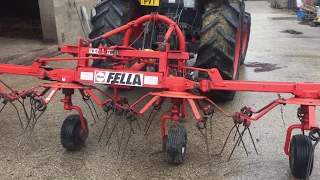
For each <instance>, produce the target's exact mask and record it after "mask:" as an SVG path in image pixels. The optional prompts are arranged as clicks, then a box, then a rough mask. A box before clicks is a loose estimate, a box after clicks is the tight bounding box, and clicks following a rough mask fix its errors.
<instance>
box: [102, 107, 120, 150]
mask: <svg viewBox="0 0 320 180" xmlns="http://www.w3.org/2000/svg"><path fill="white" fill-rule="evenodd" d="M114 111H115V110H114ZM123 117H124V116H123V115H122V116H121V118H119V119H118V120H117V119H114V122H115V124H114V126H113V128H112V130H111V133H110V135H109V137H108V139H107V143H106V146H107V145H108V143H109V142H110V139H111V137H112V134H113V133H114V131H115V130H116V131H117V129H118V128H117V127H118V123H119V122H120V120H121V119H122V118H123ZM118 135H119V134H117V136H118ZM117 138H119V137H117ZM117 142H118V144H119V139H117Z"/></svg>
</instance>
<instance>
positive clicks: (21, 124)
mask: <svg viewBox="0 0 320 180" xmlns="http://www.w3.org/2000/svg"><path fill="white" fill-rule="evenodd" d="M9 103H10V104H11V105H12V106H13V107H14V108H15V109H16V111H17V115H18V118H19V122H20V126H21V128H22V129H23V123H22V120H21V116H20V113H19V110H18V108H17V106H16V105H15V104H14V103H12V102H10V101H9ZM0 112H1V111H0Z"/></svg>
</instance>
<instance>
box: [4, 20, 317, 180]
mask: <svg viewBox="0 0 320 180" xmlns="http://www.w3.org/2000/svg"><path fill="white" fill-rule="evenodd" d="M150 21H162V22H164V23H166V24H167V25H168V26H169V27H170V28H169V30H168V31H167V33H166V35H165V37H164V41H163V42H162V43H159V45H158V51H144V50H137V49H135V48H133V47H131V46H130V44H129V41H130V38H131V34H132V32H133V29H134V28H137V27H140V26H141V25H142V24H143V23H145V22H150ZM239 24H241V23H239ZM241 29H242V28H241ZM123 31H126V33H125V38H124V43H123V45H122V46H111V47H106V46H99V47H98V48H92V47H91V45H90V44H91V42H92V41H96V40H98V39H102V38H107V37H110V36H113V35H116V34H118V33H121V32H123ZM173 33H175V34H176V35H177V37H178V39H179V41H178V42H179V45H180V49H179V50H175V51H172V50H170V45H169V44H168V43H167V40H168V39H169V38H170V36H171V35H172V34H173ZM239 33H240V35H239ZM241 33H242V31H238V36H240V37H241ZM60 51H61V52H62V53H66V54H70V55H73V57H70V58H69V57H68V58H37V59H35V61H34V62H33V64H32V65H30V66H22V65H13V64H0V73H5V74H16V75H25V76H34V77H38V78H40V79H42V80H48V81H51V82H49V83H43V84H40V85H37V86H35V87H33V88H31V89H28V90H24V91H16V90H13V89H12V88H10V86H8V85H7V84H5V83H4V82H3V81H2V80H0V83H1V84H0V85H2V86H0V98H1V99H3V104H4V105H3V107H2V108H1V109H0V112H1V111H2V110H3V109H4V107H5V105H7V104H13V101H18V102H19V103H20V104H22V105H24V102H25V99H27V98H29V99H30V103H31V105H32V106H31V115H28V114H27V111H26V110H25V108H24V112H25V114H26V117H27V119H28V122H27V124H26V125H24V123H23V122H21V125H22V127H23V128H24V129H27V128H28V127H29V128H33V127H34V125H35V123H36V122H37V120H38V119H39V117H40V116H41V115H42V114H43V112H45V110H46V107H47V104H49V103H50V101H51V99H52V98H53V97H54V95H55V94H56V93H57V92H58V91H60V90H62V93H63V94H64V98H63V99H62V100H61V102H62V103H63V104H64V109H65V110H75V111H77V112H78V114H76V115H71V116H68V117H67V118H66V119H65V121H64V122H63V125H62V128H61V142H62V145H63V147H65V148H66V149H67V150H71V151H75V150H79V149H81V147H82V146H83V145H84V143H85V140H86V138H87V136H88V126H87V122H86V119H85V118H84V116H83V113H82V110H81V109H80V108H79V107H78V106H76V105H74V104H73V103H72V97H73V94H74V92H75V90H77V91H79V92H80V94H81V95H82V97H83V99H84V100H85V101H87V100H91V98H92V99H93V100H94V101H95V102H96V103H97V104H98V105H99V106H102V107H103V109H104V110H105V111H106V112H111V113H113V112H115V113H116V114H118V115H121V116H123V117H125V118H126V119H127V120H128V122H129V123H131V122H133V121H136V120H137V118H138V116H139V115H142V114H144V113H145V112H146V111H147V110H148V109H150V108H151V107H153V109H154V110H159V109H160V108H161V106H162V104H163V103H164V101H165V99H171V103H172V109H171V112H170V113H169V114H166V115H163V116H162V118H161V120H160V121H161V132H162V134H161V136H162V139H163V148H164V151H165V153H166V157H167V160H168V161H169V162H171V163H175V164H180V163H183V162H184V160H185V153H186V143H187V136H186V130H185V128H184V126H182V125H179V124H175V125H173V126H172V127H171V128H170V129H169V130H166V128H165V127H166V126H165V124H166V121H168V120H171V121H178V120H179V119H180V118H184V117H187V116H188V112H187V111H186V107H187V104H189V105H190V107H191V110H192V112H190V113H191V114H193V115H194V116H195V119H196V120H197V128H198V129H199V130H203V129H205V128H206V127H207V120H208V118H209V117H211V116H212V115H213V113H214V111H220V112H222V113H223V114H224V115H225V116H227V117H230V118H232V119H233V121H232V122H233V123H234V127H233V129H234V128H235V127H236V130H237V133H238V136H239V139H238V142H237V144H238V143H239V144H240V142H241V141H242V139H241V137H242V136H243V133H244V132H245V131H248V132H249V133H250V135H251V132H250V129H249V128H250V125H251V123H252V122H254V121H257V120H259V119H260V118H261V117H262V116H264V115H265V114H266V113H268V112H269V111H270V110H272V109H273V108H275V107H276V106H278V105H283V104H296V105H300V107H299V109H298V112H297V115H298V118H299V120H300V123H298V124H294V125H291V126H290V127H289V129H288V131H287V136H286V141H285V145H284V152H285V154H286V155H287V156H289V157H290V158H289V159H290V168H291V171H292V173H293V175H294V176H295V177H298V178H306V177H308V176H309V175H310V174H311V171H312V167H313V157H314V156H313V152H314V147H315V146H316V144H317V143H318V141H319V134H320V130H319V128H318V126H317V123H316V117H315V113H316V111H315V107H316V106H319V105H320V99H319V98H320V84H316V83H291V82H281V83H280V82H250V81H232V80H223V79H222V77H221V75H220V73H219V71H218V70H217V69H199V68H194V67H188V66H186V61H187V60H189V59H190V56H192V54H190V53H188V52H185V40H184V36H183V33H182V31H181V30H180V28H179V26H178V25H177V24H176V23H175V22H174V21H172V20H171V19H169V18H167V17H165V16H162V15H159V14H150V15H145V16H143V17H141V18H139V19H137V20H135V21H132V22H130V23H128V24H127V25H124V26H122V27H120V28H118V29H115V30H112V31H109V32H107V33H106V34H104V35H102V36H101V37H98V38H96V39H93V40H89V39H83V38H80V39H79V42H78V45H77V46H67V45H64V46H62V47H61V48H60ZM239 51H240V50H239ZM107 58H108V59H109V58H112V59H113V60H114V61H116V62H117V63H114V64H113V68H112V69H99V68H92V67H91V66H89V61H90V60H101V59H107ZM155 60H156V61H155ZM56 61H77V65H76V67H75V68H74V69H54V68H49V67H48V66H46V65H47V64H48V63H49V62H56ZM173 61H174V62H176V63H169V62H173ZM129 64H131V65H129ZM146 65H154V66H156V67H157V68H158V70H157V71H156V72H147V71H142V68H143V67H144V66H146ZM194 72H201V73H206V74H207V75H208V78H206V79H204V78H202V79H199V78H194V77H193V76H192V74H193V73H194ZM87 83H94V84H108V85H110V86H111V87H113V88H114V95H113V97H111V96H109V95H108V94H106V93H105V92H103V91H102V90H100V89H98V88H96V87H95V86H92V85H86V84H87ZM132 86H135V87H143V88H153V89H154V88H156V89H160V90H162V91H160V92H150V93H148V94H146V95H144V96H143V97H141V98H140V99H139V100H137V101H136V102H134V103H133V104H131V105H128V100H127V98H124V97H118V91H117V88H119V87H132ZM93 90H98V91H99V92H100V93H102V94H103V95H104V96H105V97H106V98H107V100H105V101H102V100H100V99H99V98H98V97H97V95H96V94H95V93H94V91H93ZM214 90H233V91H252V92H276V93H290V94H293V97H292V98H289V99H283V98H279V99H276V100H274V101H273V102H271V103H270V104H268V105H266V106H265V107H264V108H262V109H260V110H257V111H255V110H253V109H252V108H250V107H247V106H246V107H244V108H242V109H241V110H240V111H239V112H237V113H234V114H228V113H226V112H225V111H223V110H222V109H221V108H220V107H219V106H218V105H216V104H215V103H214V102H213V101H211V100H210V99H208V98H207V97H205V96H202V95H199V94H198V93H194V92H195V91H197V92H208V91H214ZM49 91H50V92H49ZM147 97H149V98H151V100H150V101H149V102H148V103H146V104H145V105H144V106H143V108H142V109H140V110H138V109H137V108H136V106H137V104H138V103H141V102H142V101H143V100H145V99H146V98H147ZM204 102H205V103H206V104H209V105H206V106H205V105H204V104H203V103H204ZM199 110H200V111H199ZM17 111H18V110H17ZM90 111H91V109H90ZM91 112H92V111H91ZM20 121H21V119H20ZM147 123H149V122H147ZM239 125H243V126H244V127H245V128H244V131H242V132H240V131H239V128H238V127H239ZM70 129H71V130H70ZM294 129H300V130H301V134H299V135H294V136H293V137H291V134H292V130H294ZM305 131H309V132H310V133H309V135H308V136H306V135H304V134H305V133H304V132H305ZM230 133H231V132H230ZM228 138H229V137H228ZM242 143H243V142H242Z"/></svg>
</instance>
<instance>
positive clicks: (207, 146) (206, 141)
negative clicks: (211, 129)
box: [198, 128, 210, 159]
mask: <svg viewBox="0 0 320 180" xmlns="http://www.w3.org/2000/svg"><path fill="white" fill-rule="evenodd" d="M198 130H199V132H200V133H201V134H202V136H203V137H204V140H205V143H206V148H207V155H208V159H209V157H210V155H209V144H208V138H207V128H205V133H203V132H202V130H201V129H199V128H198Z"/></svg>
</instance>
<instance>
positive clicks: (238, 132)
mask: <svg viewBox="0 0 320 180" xmlns="http://www.w3.org/2000/svg"><path fill="white" fill-rule="evenodd" d="M236 130H237V134H239V135H240V130H239V126H237V127H236ZM240 143H242V145H243V147H244V148H245V149H246V146H245V145H244V142H243V139H242V137H241V141H240V142H239V143H238V146H240ZM247 155H248V153H247Z"/></svg>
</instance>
